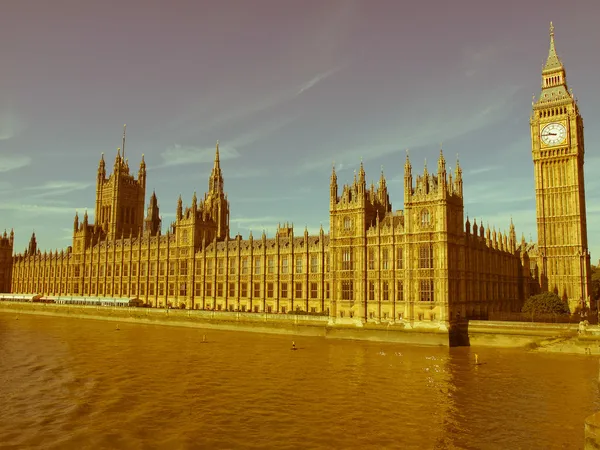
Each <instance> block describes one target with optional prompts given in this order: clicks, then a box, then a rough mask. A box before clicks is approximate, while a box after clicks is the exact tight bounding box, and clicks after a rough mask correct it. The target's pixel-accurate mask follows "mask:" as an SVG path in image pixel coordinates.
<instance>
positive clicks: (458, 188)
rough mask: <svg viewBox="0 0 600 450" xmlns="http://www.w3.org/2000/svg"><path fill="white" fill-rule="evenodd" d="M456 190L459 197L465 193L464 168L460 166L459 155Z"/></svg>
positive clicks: (456, 169) (455, 175)
mask: <svg viewBox="0 0 600 450" xmlns="http://www.w3.org/2000/svg"><path fill="white" fill-rule="evenodd" d="M454 192H456V195H458V196H459V197H462V195H463V179H462V169H461V167H460V162H459V161H458V155H457V156H456V168H455V172H454Z"/></svg>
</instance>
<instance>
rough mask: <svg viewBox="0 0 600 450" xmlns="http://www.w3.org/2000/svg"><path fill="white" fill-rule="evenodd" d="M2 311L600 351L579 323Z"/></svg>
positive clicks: (45, 308)
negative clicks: (376, 321)
mask: <svg viewBox="0 0 600 450" xmlns="http://www.w3.org/2000/svg"><path fill="white" fill-rule="evenodd" d="M0 313H13V314H17V315H18V314H36V315H45V316H59V317H72V318H79V319H95V320H107V321H117V322H121V323H128V322H129V323H144V324H151V325H166V326H178V327H194V328H202V329H221V330H231V331H246V332H255V333H270V334H288V335H295V336H321V337H325V338H328V339H349V340H366V341H377V342H395V343H403V344H413V345H438V346H449V345H451V346H469V345H470V346H473V347H501V348H522V349H526V350H533V351H539V352H553V353H580V354H595V355H600V328H599V327H598V326H593V327H592V326H589V327H587V329H586V330H584V332H579V331H580V330H579V329H578V325H577V324H552V323H532V322H501V321H487V320H470V321H468V322H464V323H461V324H460V325H452V326H451V328H450V329H447V328H446V327H444V326H443V325H442V326H440V325H439V324H435V323H431V324H429V323H417V324H412V325H411V324H410V323H408V322H400V323H394V324H387V323H382V324H374V323H365V324H363V323H359V322H356V321H352V320H349V319H345V320H340V321H337V322H336V323H335V324H332V323H330V322H329V318H328V317H326V316H310V315H295V314H268V313H243V312H229V311H200V310H180V309H169V310H167V309H156V308H123V307H106V306H84V305H56V304H44V303H22V302H1V303H0Z"/></svg>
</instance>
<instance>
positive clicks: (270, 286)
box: [267, 282, 273, 298]
mask: <svg viewBox="0 0 600 450" xmlns="http://www.w3.org/2000/svg"><path fill="white" fill-rule="evenodd" d="M267 298H273V283H271V282H269V283H267Z"/></svg>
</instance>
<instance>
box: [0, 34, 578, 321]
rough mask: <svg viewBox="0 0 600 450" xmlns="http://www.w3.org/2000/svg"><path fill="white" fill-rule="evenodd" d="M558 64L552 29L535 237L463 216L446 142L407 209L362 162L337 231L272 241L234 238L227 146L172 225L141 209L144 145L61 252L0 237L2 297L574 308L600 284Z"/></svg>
mask: <svg viewBox="0 0 600 450" xmlns="http://www.w3.org/2000/svg"><path fill="white" fill-rule="evenodd" d="M556 61H558V58H557V57H556V54H555V50H554V38H553V33H551V47H550V54H549V57H548V63H547V64H546V68H545V69H544V74H543V85H542V96H541V98H540V101H538V102H537V103H536V104H535V105H534V109H533V115H532V119H531V127H532V146H533V155H534V163H535V177H536V193H537V199H538V203H537V212H538V230H540V231H539V235H540V242H539V245H538V246H535V245H530V244H526V243H525V241H524V239H522V240H521V242H520V243H518V242H517V239H516V233H515V228H514V225H513V224H512V221H511V223H510V228H509V232H508V233H506V232H505V233H501V232H497V231H496V230H495V229H494V230H490V228H489V226H488V227H487V229H484V227H483V225H482V224H481V223H479V224H478V223H477V222H476V221H475V220H473V223H471V222H470V221H469V219H468V218H466V220H465V217H464V206H463V205H464V201H463V179H462V170H461V167H460V165H459V163H458V161H457V163H456V167H455V171H454V173H451V172H449V171H447V169H446V161H445V159H444V156H443V154H442V152H441V151H440V155H439V159H438V161H437V169H436V171H435V172H433V173H429V171H428V169H427V167H425V168H424V171H423V173H422V174H415V175H414V176H413V169H412V166H411V163H410V161H409V158H408V155H407V157H406V163H405V166H404V209H403V210H398V211H393V210H392V206H391V204H390V202H389V195H388V190H387V185H386V180H385V177H384V176H383V173H382V174H381V177H380V179H379V182H378V186H377V187H375V186H374V185H373V183H371V185H370V186H367V182H366V174H365V171H364V169H363V166H362V163H361V164H360V167H359V170H358V174H357V176H355V179H354V181H353V183H352V184H350V185H344V186H341V188H340V187H339V186H338V183H337V176H336V173H335V169H334V170H333V171H332V174H331V182H330V193H329V196H330V207H329V217H330V223H329V233H325V232H324V230H323V229H322V228H321V230H320V232H319V234H318V235H309V234H308V232H307V230H306V229H304V231H303V232H302V233H300V234H299V235H296V234H295V231H294V229H293V227H290V226H289V225H287V224H286V225H284V226H281V225H280V226H279V228H278V230H277V233H276V234H275V237H274V238H270V239H267V238H266V236H265V234H264V232H263V234H262V236H260V237H259V238H257V239H255V238H254V237H253V236H252V234H250V236H249V239H246V240H244V239H242V238H241V236H239V235H238V236H235V237H234V238H231V237H230V228H229V202H228V200H227V195H226V194H225V190H224V179H223V174H222V171H221V166H220V161H219V148H218V143H217V148H216V154H215V160H214V166H213V169H212V173H211V175H210V178H209V184H208V192H207V193H206V194H205V195H204V197H203V198H201V199H198V198H197V197H196V194H194V195H193V197H192V201H191V206H189V207H186V208H185V209H184V207H183V201H182V199H181V197H180V198H179V200H178V204H177V210H176V218H175V221H174V222H173V223H172V224H171V226H170V227H169V229H168V231H167V232H166V234H162V232H161V219H160V214H159V207H158V201H157V198H156V195H155V194H154V193H153V194H152V196H151V197H150V204H149V206H148V209H147V215H146V217H145V219H144V206H145V205H144V202H145V196H146V192H145V190H146V165H145V162H144V157H143V155H142V160H141V163H140V167H139V171H138V174H137V179H136V178H135V177H134V176H133V175H132V174H131V173H130V168H129V165H128V162H127V160H125V159H124V158H123V157H122V156H121V153H120V151H118V152H117V156H116V158H115V161H114V166H113V171H112V174H110V175H109V176H108V177H107V175H106V167H105V161H104V157H102V158H101V159H100V163H99V166H98V174H97V185H96V208H95V214H94V222H93V223H90V222H89V218H88V215H87V212H86V213H85V215H84V217H83V219H82V220H81V221H80V220H79V217H78V215H77V214H76V215H75V221H74V224H73V245H72V247H69V248H67V249H66V250H61V251H60V252H50V253H47V252H44V253H41V252H40V251H39V250H38V249H37V242H36V239H35V235H33V236H32V238H31V241H30V244H29V248H28V249H27V250H26V251H25V252H24V253H22V254H17V255H15V256H14V257H12V259H11V258H10V256H9V258H6V257H5V258H4V260H3V259H2V255H11V254H12V248H13V241H14V236H13V234H12V232H11V235H10V238H8V237H6V236H5V237H4V238H2V239H3V240H2V241H0V243H1V244H2V245H0V288H1V287H2V284H1V283H2V274H3V273H4V274H5V275H4V279H5V285H4V291H5V292H6V291H7V290H8V289H7V286H8V281H6V280H10V283H9V284H10V286H9V287H10V290H11V292H13V293H29V294H38V295H44V296H81V297H109V298H111V297H127V298H139V299H141V300H142V301H143V302H145V303H147V304H149V305H151V306H154V307H166V306H167V305H170V306H172V307H178V308H190V309H209V310H217V311H218V310H228V311H240V312H265V313H291V312H294V313H299V312H300V313H307V314H323V315H328V316H329V318H330V322H331V323H355V324H362V323H365V322H397V321H401V322H402V323H404V324H405V326H407V327H410V326H416V327H419V326H420V325H424V324H432V325H434V326H438V327H444V326H445V325H446V324H447V323H448V322H449V321H450V320H453V319H454V318H456V317H459V316H460V317H482V316H483V317H485V316H486V315H488V314H489V313H491V312H498V311H519V310H520V307H521V305H522V302H523V300H524V299H525V298H527V297H528V296H529V295H530V294H531V293H532V292H535V291H536V290H537V289H539V285H540V283H541V285H542V287H543V288H550V289H554V288H555V287H557V289H558V291H559V292H561V293H562V292H563V291H564V293H565V294H566V296H567V297H568V298H569V299H570V301H571V302H572V303H573V302H575V303H577V302H579V301H581V299H583V298H585V294H586V293H587V284H588V283H589V270H588V268H589V253H588V252H587V239H586V223H585V202H584V193H583V128H582V125H581V117H580V116H579V112H578V110H577V105H576V102H574V101H573V100H572V96H569V94H568V93H567V92H566V84H565V83H566V82H565V79H564V68H563V67H562V65H561V64H560V62H558V63H556ZM567 96H568V97H567ZM568 99H571V100H570V102H569V101H568ZM557 124H558V125H557ZM561 126H562V127H563V128H565V130H567V131H565V133H566V136H567V137H565V138H564V139H562V140H560V141H556V139H554V138H553V139H548V138H547V137H548V135H549V136H552V137H554V134H553V133H555V132H556V133H557V134H558V133H559V132H560V133H563V131H562V128H560V127H561ZM557 127H558V128H557ZM540 130H542V131H541V132H540ZM544 130H545V131H544ZM552 130H555V131H552ZM565 139H566V141H565ZM124 144H125V140H123V148H124ZM565 174H566V175H565ZM560 227H563V228H560ZM530 253H532V254H533V255H534V256H532V259H531V260H530ZM536 253H537V254H539V258H538V257H537V256H535V254H536ZM2 261H5V262H4V263H2ZM557 264H558V267H559V269H556V267H557ZM578 264H579V266H578ZM567 267H568V269H567ZM578 267H579V268H580V270H579V271H578V269H577V268H578ZM586 277H587V278H586ZM0 292H1V290H0Z"/></svg>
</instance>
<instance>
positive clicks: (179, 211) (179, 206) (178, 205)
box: [176, 194, 183, 220]
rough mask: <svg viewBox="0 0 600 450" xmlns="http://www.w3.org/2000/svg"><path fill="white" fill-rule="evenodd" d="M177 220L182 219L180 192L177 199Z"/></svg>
mask: <svg viewBox="0 0 600 450" xmlns="http://www.w3.org/2000/svg"><path fill="white" fill-rule="evenodd" d="M176 217H177V220H181V219H183V200H181V194H179V198H178V199H177V215H176Z"/></svg>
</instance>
